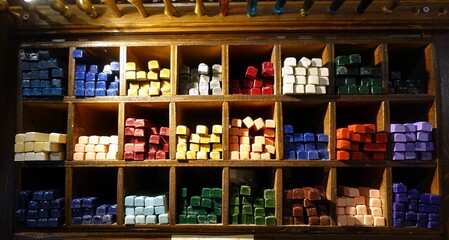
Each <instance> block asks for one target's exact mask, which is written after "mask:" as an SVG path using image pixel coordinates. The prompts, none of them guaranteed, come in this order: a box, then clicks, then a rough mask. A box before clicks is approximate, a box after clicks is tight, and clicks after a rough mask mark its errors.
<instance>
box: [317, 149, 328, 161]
mask: <svg viewBox="0 0 449 240" xmlns="http://www.w3.org/2000/svg"><path fill="white" fill-rule="evenodd" d="M318 158H319V159H321V160H329V151H327V150H318Z"/></svg>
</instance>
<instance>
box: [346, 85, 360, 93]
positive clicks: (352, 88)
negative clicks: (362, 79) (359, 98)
mask: <svg viewBox="0 0 449 240" xmlns="http://www.w3.org/2000/svg"><path fill="white" fill-rule="evenodd" d="M358 93H359V88H358V87H357V86H348V94H358Z"/></svg>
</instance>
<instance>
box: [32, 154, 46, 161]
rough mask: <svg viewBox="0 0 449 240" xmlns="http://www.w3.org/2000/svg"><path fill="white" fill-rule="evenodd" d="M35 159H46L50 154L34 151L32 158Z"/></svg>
mask: <svg viewBox="0 0 449 240" xmlns="http://www.w3.org/2000/svg"><path fill="white" fill-rule="evenodd" d="M33 160H36V161H47V160H50V154H49V153H46V152H35V153H34V159H33Z"/></svg>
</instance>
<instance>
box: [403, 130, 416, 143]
mask: <svg viewBox="0 0 449 240" xmlns="http://www.w3.org/2000/svg"><path fill="white" fill-rule="evenodd" d="M404 135H405V141H407V142H414V141H416V134H415V133H414V132H406V133H404Z"/></svg>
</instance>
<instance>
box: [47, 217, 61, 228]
mask: <svg viewBox="0 0 449 240" xmlns="http://www.w3.org/2000/svg"><path fill="white" fill-rule="evenodd" d="M61 222H62V220H61V218H58V217H50V218H48V222H47V224H48V227H52V228H55V227H60V226H61V225H62V223H61Z"/></svg>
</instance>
